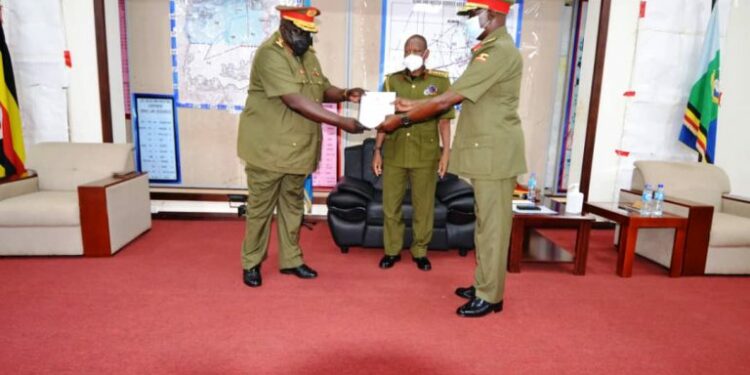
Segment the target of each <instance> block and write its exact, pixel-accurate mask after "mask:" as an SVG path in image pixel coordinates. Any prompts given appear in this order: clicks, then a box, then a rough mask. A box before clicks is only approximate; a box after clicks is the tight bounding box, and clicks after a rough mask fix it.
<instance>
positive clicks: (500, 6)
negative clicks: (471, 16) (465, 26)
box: [466, 0, 510, 14]
mask: <svg viewBox="0 0 750 375" xmlns="http://www.w3.org/2000/svg"><path fill="white" fill-rule="evenodd" d="M466 4H476V5H483V8H485V7H486V8H489V9H491V10H494V11H495V12H500V13H504V14H508V12H510V3H507V2H505V1H503V0H468V1H467V2H466Z"/></svg>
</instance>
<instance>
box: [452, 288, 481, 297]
mask: <svg viewBox="0 0 750 375" xmlns="http://www.w3.org/2000/svg"><path fill="white" fill-rule="evenodd" d="M476 293H477V291H476V290H475V289H474V285H472V286H470V287H468V288H456V295H457V296H459V297H461V298H466V299H472V298H474V296H476Z"/></svg>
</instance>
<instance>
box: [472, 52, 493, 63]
mask: <svg viewBox="0 0 750 375" xmlns="http://www.w3.org/2000/svg"><path fill="white" fill-rule="evenodd" d="M488 57H490V55H488V54H486V53H480V54H478V55H477V57H475V58H474V60H475V61H481V62H485V61H487V58H488Z"/></svg>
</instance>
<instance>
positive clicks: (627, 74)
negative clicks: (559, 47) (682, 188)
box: [571, 0, 750, 201]
mask: <svg viewBox="0 0 750 375" xmlns="http://www.w3.org/2000/svg"><path fill="white" fill-rule="evenodd" d="M748 3H750V0H731V7H730V0H719V5H718V6H719V9H720V11H721V12H720V19H721V20H723V21H721V22H726V19H727V13H729V9H730V8H731V9H732V14H733V16H732V21H731V22H732V23H733V26H732V29H731V30H730V31H729V32H727V34H726V35H727V41H726V43H723V44H722V72H721V77H722V78H721V81H722V88H723V90H724V99H723V103H722V107H721V109H720V118H719V138H718V140H717V146H716V147H717V157H716V159H717V164H718V165H719V166H722V167H723V168H724V169H725V170H726V171H727V173H729V175H730V178H731V179H732V185H733V192H735V193H738V194H744V195H748V194H747V191H748V189H750V182H749V181H748V179H750V176H749V175H750V172H748V170H750V168H747V167H744V168H743V165H742V163H744V160H747V158H748V157H750V155H748V154H747V153H748V151H746V149H747V146H746V140H747V139H750V137H748V136H749V135H750V127H748V126H742V124H747V118H748V114H749V113H748V108H744V107H742V103H747V100H748V99H750V97H749V96H748V90H750V85H748V79H749V77H748V72H747V71H746V70H743V68H741V67H743V66H748V62H749V61H750V56H749V55H748V50H747V48H746V45H747V40H748V35H747V34H748V28H747V25H748V24H749V23H750V18H749V17H748V11H747V7H748V6H749V5H747V4H748ZM740 4H742V5H741V6H740ZM599 5H600V1H592V2H591V6H592V8H591V10H590V12H592V11H593V10H594V6H596V8H597V9H598V8H599ZM742 7H744V9H745V10H744V11H736V9H742ZM709 8H710V4H708V3H706V2H704V1H701V0H668V1H664V2H659V3H654V2H648V3H647V7H646V18H644V19H640V18H639V9H640V1H638V0H618V1H612V6H611V13H610V24H609V31H608V37H607V53H606V59H605V64H604V76H603V83H602V91H601V102H600V107H599V118H598V124H597V132H596V141H595V142H596V144H595V149H594V158H593V166H592V171H591V185H590V189H589V200H591V201H613V200H616V199H617V191H618V190H619V189H620V188H626V187H629V186H630V175H631V173H632V163H633V161H635V160H639V159H685V158H686V157H688V158H692V154H690V153H688V152H687V151H685V148H684V147H682V146H680V145H679V143H678V142H677V139H676V138H677V136H676V134H677V133H678V132H679V127H680V120H681V114H682V111H683V108H684V102H683V99H685V100H686V98H687V94H688V93H689V88H690V86H691V85H692V83H693V82H692V81H693V80H694V78H695V77H694V74H695V72H694V71H693V70H694V69H691V68H692V67H693V66H694V65H696V63H697V61H693V60H697V57H698V55H699V53H700V48H701V47H702V41H703V33H704V30H705V23H706V22H707V21H708V18H709V17H708V16H709V14H708V9H709ZM597 13H598V10H597ZM734 13H737V14H734ZM674 15H677V16H674ZM592 16H593V15H592V14H589V21H592V20H591V17H592ZM649 16H650V18H649ZM691 20H692V21H691ZM594 25H595V23H593V22H592V23H591V24H589V26H590V28H589V30H590V31H592V30H593V29H594V28H595V26H594ZM690 25H693V26H690ZM720 26H722V25H720ZM721 28H722V30H726V24H725V25H723V26H722V27H721ZM733 33H735V34H736V35H732V34H733ZM587 36H588V34H587ZM586 43H587V46H586V50H585V51H584V62H583V64H584V66H583V72H584V73H583V81H582V89H583V90H588V88H589V87H590V79H591V78H590V77H591V72H592V71H593V61H592V60H593V55H594V54H595V48H594V46H593V45H592V44H593V43H592V42H591V39H590V38H589V39H588V40H587V41H586ZM743 43H744V44H743ZM660 45H661V46H662V48H661V49H660V48H659V46H660ZM675 45H678V46H679V48H677V47H675ZM740 45H743V46H742V47H740ZM587 59H588V60H587ZM587 61H588V62H587ZM691 61H692V62H691ZM655 72H656V73H655ZM667 75H670V76H669V77H667ZM672 76H680V77H681V78H680V77H672ZM680 79H681V80H682V81H680ZM667 81H669V82H670V84H667V83H666V82H667ZM674 82H682V83H680V84H677V85H674ZM680 85H682V86H684V87H680ZM675 88H677V89H675ZM630 90H633V91H635V93H636V95H635V96H634V97H630V98H628V97H625V96H624V95H623V94H624V93H625V92H627V91H630ZM584 92H585V91H584ZM583 96H584V97H585V95H583ZM730 96H731V98H730ZM588 100H589V98H588V97H586V99H585V101H583V102H579V105H578V106H577V109H576V111H577V112H576V115H577V120H576V129H580V130H581V131H577V132H576V133H575V135H574V152H573V160H572V169H571V181H577V180H580V174H581V173H580V171H581V161H582V155H583V143H584V140H585V134H584V131H582V130H583V129H584V128H585V126H586V125H585V124H586V121H587V118H586V115H587V113H588ZM616 150H624V151H630V152H631V154H630V156H628V157H623V156H618V155H617V154H616V153H615V151H616Z"/></svg>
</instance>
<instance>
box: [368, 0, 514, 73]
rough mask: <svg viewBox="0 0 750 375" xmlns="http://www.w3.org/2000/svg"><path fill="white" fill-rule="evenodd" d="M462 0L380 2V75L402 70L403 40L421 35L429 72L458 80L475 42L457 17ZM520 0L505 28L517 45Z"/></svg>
mask: <svg viewBox="0 0 750 375" xmlns="http://www.w3.org/2000/svg"><path fill="white" fill-rule="evenodd" d="M463 4H464V1H455V0H383V16H382V22H383V25H382V29H381V30H382V38H381V39H382V42H381V54H380V56H381V58H380V65H381V66H380V73H381V77H382V76H383V75H384V74H389V73H392V72H396V71H399V70H402V69H404V66H403V65H402V61H403V56H404V43H405V42H406V38H408V37H409V36H411V35H414V34H421V35H422V36H424V37H425V39H427V45H428V47H429V49H430V56H429V58H428V59H427V62H426V65H427V67H428V68H430V69H439V70H444V71H447V72H448V74H449V75H450V78H451V81H453V80H455V79H456V78H458V76H460V75H461V73H462V72H463V71H464V70H465V69H466V65H467V64H468V63H469V61H470V60H471V47H473V46H474V45H475V44H477V43H478V41H477V40H474V39H472V38H471V37H469V36H468V35H467V32H466V19H467V18H466V17H462V16H458V15H456V12H457V11H458V10H459V9H461V8H462V7H463ZM522 15H523V1H518V2H517V3H516V4H515V5H513V6H512V7H511V11H510V13H509V14H508V17H507V21H506V27H507V29H508V33H510V35H511V36H512V37H513V38H514V40H515V41H516V45H518V44H519V41H520V39H521V38H520V35H521V22H522Z"/></svg>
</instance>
